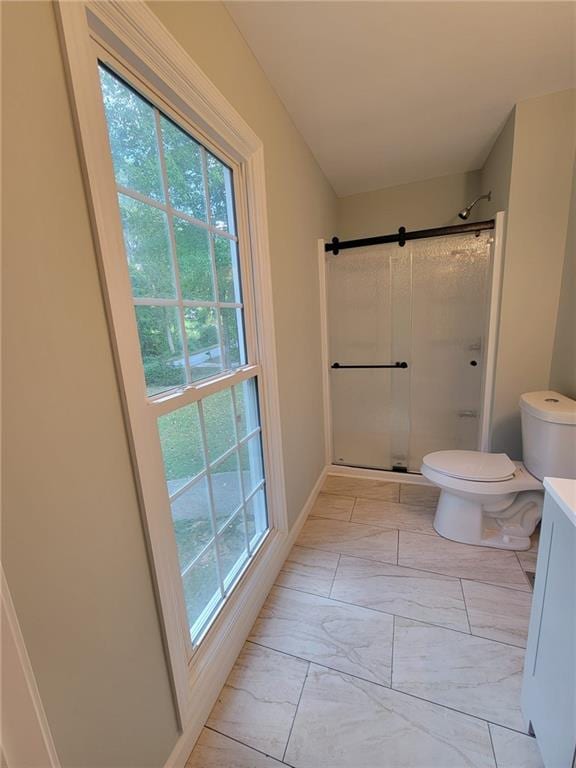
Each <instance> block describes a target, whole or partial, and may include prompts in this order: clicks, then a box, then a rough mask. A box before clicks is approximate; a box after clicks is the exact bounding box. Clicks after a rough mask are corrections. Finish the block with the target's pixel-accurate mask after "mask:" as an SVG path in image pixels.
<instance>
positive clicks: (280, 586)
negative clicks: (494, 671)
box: [250, 576, 526, 653]
mask: <svg viewBox="0 0 576 768" xmlns="http://www.w3.org/2000/svg"><path fill="white" fill-rule="evenodd" d="M393 578H405V577H400V576H396V577H393ZM273 586H275V587H276V588H277V589H288V590H290V591H292V592H300V593H302V594H303V595H310V596H311V597H320V598H322V599H323V600H331V601H332V602H333V603H338V604H339V605H347V606H350V607H352V608H362V609H363V610H365V611H371V612H372V613H377V614H379V615H380V616H393V617H396V618H398V619H406V621H416V622H417V623H418V624H426V625H427V626H430V627H436V628H437V629H445V630H447V631H450V632H457V633H458V634H459V635H466V636H467V637H477V638H478V639H479V640H489V641H490V642H492V643H498V644H499V645H506V646H507V647H509V648H519V649H520V650H526V646H524V645H517V644H516V643H507V642H506V641H505V640H495V639H494V638H493V637H486V636H485V635H479V634H477V633H476V632H472V630H470V631H469V632H467V631H465V630H463V629H454V627H447V626H446V625H445V624H436V623H434V622H433V621H426V619H415V618H414V617H413V616H404V615H403V614H401V613H392V612H391V611H383V610H381V609H380V608H373V607H371V606H369V605H360V604H359V603H353V602H352V601H350V600H342V599H341V598H338V597H333V596H332V594H330V595H328V596H326V595H319V594H318V593H317V592H307V591H306V590H305V589H299V588H298V587H287V586H286V585H284V584H274V585H273ZM463 602H464V607H463V608H455V609H446V610H459V611H462V612H463V613H465V615H466V618H467V621H468V626H469V627H470V626H471V625H470V619H469V617H468V610H467V608H466V601H463ZM259 618H260V615H258V618H257V619H256V621H258V619H259ZM250 642H252V641H250ZM281 653H282V651H281Z"/></svg>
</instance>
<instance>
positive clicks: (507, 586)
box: [351, 555, 532, 594]
mask: <svg viewBox="0 0 576 768" xmlns="http://www.w3.org/2000/svg"><path fill="white" fill-rule="evenodd" d="M351 557H353V555H351ZM362 559H364V560H365V559H366V558H362ZM375 562H379V561H378V560H376V561H375ZM398 564H399V565H400V567H401V568H411V569H412V570H413V571H422V572H423V573H436V574H438V575H439V576H448V577H450V578H452V579H463V580H464V581H475V582H477V583H478V584H486V585H487V586H490V587H502V589H511V590H513V591H514V592H523V593H524V594H532V590H531V589H530V590H528V589H522V587H520V586H515V585H513V584H500V583H497V582H494V581H482V580H481V579H471V578H470V577H469V576H454V574H451V573H444V572H443V571H430V570H428V569H427V568H418V567H416V566H414V565H404V564H400V563H398Z"/></svg>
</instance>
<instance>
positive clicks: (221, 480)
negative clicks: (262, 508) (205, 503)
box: [210, 451, 242, 530]
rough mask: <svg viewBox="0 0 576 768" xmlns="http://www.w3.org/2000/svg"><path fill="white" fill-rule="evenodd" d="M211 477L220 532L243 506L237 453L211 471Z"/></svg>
mask: <svg viewBox="0 0 576 768" xmlns="http://www.w3.org/2000/svg"><path fill="white" fill-rule="evenodd" d="M210 477H211V479H212V495H213V497H214V512H215V514H216V527H217V528H218V530H220V529H221V528H222V526H223V525H224V523H225V522H226V521H227V520H228V518H229V517H230V516H231V515H232V514H233V513H234V512H236V510H237V509H238V507H239V506H240V505H241V504H242V491H241V489H240V472H239V471H238V454H237V453H236V451H234V453H233V454H232V455H231V456H229V457H228V458H227V459H225V460H224V461H223V462H221V463H220V464H218V465H217V466H216V467H214V468H213V469H211V470H210Z"/></svg>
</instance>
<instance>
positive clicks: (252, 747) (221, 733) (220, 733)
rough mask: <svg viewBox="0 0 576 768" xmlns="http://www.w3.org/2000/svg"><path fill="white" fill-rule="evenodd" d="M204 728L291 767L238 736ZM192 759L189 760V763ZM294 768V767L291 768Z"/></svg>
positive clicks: (210, 727) (211, 727) (209, 726)
mask: <svg viewBox="0 0 576 768" xmlns="http://www.w3.org/2000/svg"><path fill="white" fill-rule="evenodd" d="M204 728H206V730H208V731H212V732H213V733H217V734H219V735H220V736H224V738H226V739H230V741H233V742H234V743H235V744H240V745H241V746H243V747H247V748H248V749H251V750H252V752H256V753H257V754H259V755H262V756H263V757H267V758H268V760H273V761H274V762H275V763H278V765H289V764H288V763H285V762H283V761H282V760H278V758H277V757H274V756H273V755H269V754H268V753H267V752H263V751H262V750H261V749H258V748H257V747H254V746H252V744H246V742H245V741H242V739H239V738H237V737H236V736H230V734H228V733H224V731H219V730H218V728H214V726H213V725H205V726H204ZM193 752H194V750H192V752H191V753H190V756H192V754H193ZM189 760H190V758H188V761H189ZM187 766H188V763H186V767H187ZM290 768H292V766H290Z"/></svg>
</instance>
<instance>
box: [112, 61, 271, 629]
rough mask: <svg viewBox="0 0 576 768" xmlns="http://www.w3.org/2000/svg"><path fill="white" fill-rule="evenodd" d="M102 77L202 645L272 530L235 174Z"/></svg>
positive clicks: (153, 390)
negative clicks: (211, 624) (237, 217)
mask: <svg viewBox="0 0 576 768" xmlns="http://www.w3.org/2000/svg"><path fill="white" fill-rule="evenodd" d="M99 74H100V86H101V91H102V98H103V103H104V110H105V115H106V123H107V128H108V139H109V146H110V152H111V156H112V162H113V167H114V176H115V181H116V190H117V196H118V206H119V211H120V218H121V223H122V232H123V239H124V251H125V257H126V264H127V267H128V272H129V279H130V285H131V292H132V301H133V306H134V313H135V321H136V322H135V325H136V329H137V339H138V345H139V350H140V357H141V362H142V376H143V381H142V395H141V397H142V398H143V399H145V400H146V402H147V404H148V405H149V408H150V413H151V414H152V416H153V418H154V419H155V422H156V425H157V431H158V438H159V442H160V446H161V452H162V459H163V467H164V478H165V484H166V493H167V496H168V498H169V504H170V511H171V519H172V527H173V532H174V537H175V542H176V549H177V553H178V562H179V571H180V576H181V580H182V588H183V593H184V602H185V606H186V614H187V620H188V627H189V630H190V637H191V640H192V643H193V644H197V643H198V642H199V641H200V640H201V638H202V637H203V635H204V633H205V631H206V629H207V628H208V627H209V625H210V622H211V620H212V619H213V618H214V616H215V614H216V612H217V611H218V609H219V608H220V607H221V606H222V604H223V602H224V600H225V599H226V597H227V595H228V594H229V593H230V591H231V590H232V589H233V587H234V585H235V583H236V582H237V580H238V577H239V576H240V574H241V573H242V572H243V571H244V570H245V568H246V566H247V564H248V563H249V561H250V558H251V557H252V555H253V554H254V552H255V551H256V549H257V548H258V546H259V545H260V543H261V542H262V540H263V538H264V536H265V534H266V532H267V530H268V515H267V503H266V485H265V472H264V461H263V451H262V428H261V424H260V415H259V413H260V408H259V393H258V381H257V376H258V371H257V370H256V369H254V366H253V363H254V362H255V360H253V359H250V355H249V350H255V349H256V344H255V343H251V344H250V343H247V342H248V341H250V340H249V339H247V335H249V334H248V326H247V323H246V322H245V309H246V308H245V306H244V303H243V292H242V283H243V279H242V278H243V275H242V268H241V262H240V254H239V238H238V234H237V223H236V213H235V205H234V170H233V167H232V165H228V164H226V163H225V162H223V161H222V160H221V159H220V158H219V157H217V156H216V155H215V154H214V153H213V152H211V151H209V149H207V147H206V146H204V145H203V144H201V143H200V142H199V141H197V140H196V139H195V138H194V137H193V136H192V135H191V133H190V131H189V130H186V129H184V127H183V126H182V125H180V124H178V123H177V122H175V121H174V119H173V118H172V117H171V116H169V115H168V114H166V113H164V112H163V111H161V110H160V109H158V107H157V106H155V105H154V104H153V103H151V102H150V101H149V100H148V99H146V98H144V97H143V96H142V95H141V94H140V93H139V92H137V91H136V90H135V89H134V88H133V87H132V86H131V85H130V84H129V83H128V82H126V81H125V80H124V79H123V78H121V77H119V76H118V75H117V74H116V73H115V72H113V71H112V70H111V69H109V68H108V67H107V66H105V65H104V64H102V63H101V64H100V65H99ZM252 354H254V352H252Z"/></svg>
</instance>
